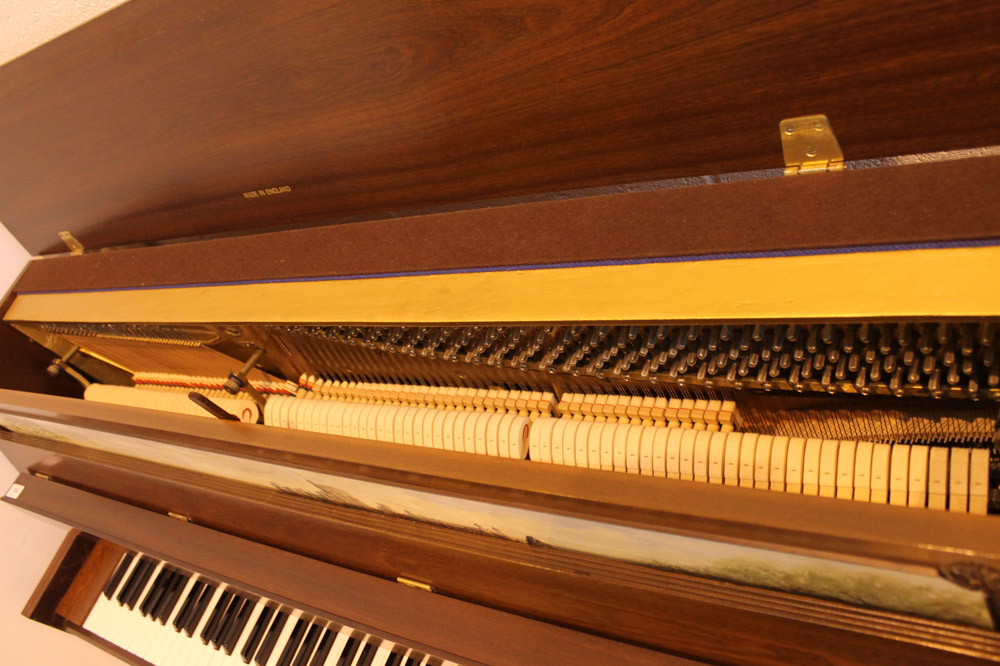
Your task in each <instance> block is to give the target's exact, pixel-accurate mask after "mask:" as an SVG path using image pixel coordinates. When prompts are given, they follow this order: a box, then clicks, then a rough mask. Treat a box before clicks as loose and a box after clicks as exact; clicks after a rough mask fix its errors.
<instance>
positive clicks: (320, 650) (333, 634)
mask: <svg viewBox="0 0 1000 666" xmlns="http://www.w3.org/2000/svg"><path fill="white" fill-rule="evenodd" d="M338 635H339V634H338V630H337V629H335V628H334V626H333V625H330V626H327V628H326V629H325V630H324V631H323V637H322V638H320V639H319V644H318V645H317V646H316V653H315V654H314V655H313V657H312V659H311V660H310V661H309V666H324V665H325V664H326V661H327V657H329V656H330V650H331V648H332V647H333V643H334V641H335V640H336V639H337V636H338Z"/></svg>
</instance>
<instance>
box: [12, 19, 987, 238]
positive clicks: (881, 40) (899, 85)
mask: <svg viewBox="0 0 1000 666" xmlns="http://www.w3.org/2000/svg"><path fill="white" fill-rule="evenodd" d="M998 33H1000V13H998V12H996V11H995V8H994V7H993V6H992V4H991V3H976V2H967V1H961V0H936V1H920V2H916V1H905V0H894V1H890V2H880V3H871V2H867V1H865V0H849V1H844V0H820V1H814V2H806V1H797V2H792V3H777V4H776V3H772V2H763V1H757V2H743V1H742V0H724V1H721V2H713V3H702V2H690V1H686V0H675V1H672V2H660V1H658V0H587V1H583V2H580V1H575V0H574V1H570V0H542V1H540V2H527V1H525V0H517V1H514V2H511V1H510V0H478V1H477V2H474V3H463V4H462V5H461V6H456V5H455V4H454V3H448V2H423V1H422V0H391V1H387V2H377V3H373V2H368V1H367V0H343V1H341V2H324V1H323V0H294V1H292V0H290V1H288V2H283V3H281V5H280V6H276V5H275V4H274V3H273V2H269V1H268V0H210V1H206V0H180V1H177V0H134V1H133V2H130V3H127V4H125V5H123V6H121V7H119V8H117V9H115V10H113V11H111V12H109V13H108V14H106V15H104V16H101V17H99V18H98V19H96V20H94V21H92V22H90V23H88V24H86V25H84V26H83V27H81V28H79V29H77V30H75V31H73V32H71V33H69V34H68V35H66V36H64V37H61V38H59V39H57V40H55V41H54V42H52V43H50V44H48V45H46V46H44V47H42V48H40V49H38V50H36V51H34V52H31V53H29V54H27V55H25V56H23V57H21V58H20V59H18V60H16V61H14V62H12V63H10V64H9V65H7V66H5V67H4V68H3V70H0V99H3V100H4V104H3V107H2V110H0V146H2V148H0V218H2V219H3V220H4V223H5V224H6V225H7V226H8V227H9V228H11V229H12V231H13V232H14V234H15V235H16V236H17V237H18V238H19V239H20V240H21V242H22V243H23V244H24V245H25V246H26V247H27V248H28V249H29V250H30V251H31V252H32V253H39V252H46V253H48V252H53V251H62V250H63V249H64V248H63V246H62V244H61V242H60V241H59V240H58V238H57V232H58V231H60V230H62V229H70V230H72V231H73V232H74V233H75V234H76V235H77V237H78V238H79V239H80V240H81V241H82V242H83V243H84V244H85V245H87V246H89V247H102V246H108V245H115V244H122V243H134V242H143V241H151V240H159V239H165V238H177V237H181V236H189V235H197V234H208V233H219V232H233V231H242V230H248V229H255V228H257V229H259V228H262V227H270V228H275V227H280V226H286V225H302V224H315V223H323V222H335V221H343V220H347V219H358V218H359V217H366V216H367V217H371V216H376V215H381V216H390V215H393V214H396V213H397V212H399V211H407V210H414V209H421V208H424V209H426V208H435V207H437V208H440V207H446V206H452V205H456V204H461V203H463V202H475V201H484V200H490V199H497V198H502V197H519V196H527V195H533V194H537V193H546V192H555V191H565V190H573V189H579V188H594V187H608V186H615V185H618V184H625V183H635V182H641V181H652V180H657V179H668V178H676V177H687V176H697V175H705V174H719V173H726V172H734V171H743V170H754V169H763V168H774V167H780V166H782V157H781V150H780V145H779V141H778V135H777V123H778V121H779V120H780V119H782V118H786V117H791V116H797V115H803V114H811V113H826V114H827V115H828V116H829V117H830V120H831V122H832V124H833V127H834V128H835V131H836V133H837V135H838V137H839V139H840V142H841V144H842V146H843V148H844V152H845V154H846V155H847V156H848V157H849V158H850V159H865V158H876V157H881V156H886V155H898V154H906V153H915V152H927V151H937V150H945V149H956V148H967V147H973V146H984V145H993V144H998V143H1000V85H998V83H1000V43H998V41H997V40H996V35H997V34H998ZM269 188H270V189H272V191H274V192H277V193H276V194H273V195H267V196H258V197H255V198H245V197H244V196H243V193H244V192H252V191H265V192H266V190H267V189H269ZM284 188H289V189H288V191H282V190H283V189H284Z"/></svg>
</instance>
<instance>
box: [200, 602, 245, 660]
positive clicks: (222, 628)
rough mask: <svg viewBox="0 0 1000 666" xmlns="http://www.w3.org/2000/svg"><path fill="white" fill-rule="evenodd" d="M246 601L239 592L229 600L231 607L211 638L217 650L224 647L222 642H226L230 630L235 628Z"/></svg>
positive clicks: (210, 640)
mask: <svg viewBox="0 0 1000 666" xmlns="http://www.w3.org/2000/svg"><path fill="white" fill-rule="evenodd" d="M245 601H246V599H245V598H243V597H242V596H240V595H238V594H234V595H233V599H232V601H230V602H229V608H228V609H226V614H225V615H224V616H223V618H222V622H220V623H219V628H218V629H217V630H216V632H215V633H214V634H213V635H212V636H211V637H210V639H209V642H210V643H211V644H212V647H214V648H215V649H216V650H221V649H222V644H223V643H224V642H225V640H226V636H228V635H229V631H230V630H231V629H232V628H233V624H234V623H235V622H236V618H237V617H239V614H240V609H241V608H243V603H244V602H245Z"/></svg>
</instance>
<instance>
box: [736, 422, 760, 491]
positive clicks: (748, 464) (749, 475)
mask: <svg viewBox="0 0 1000 666" xmlns="http://www.w3.org/2000/svg"><path fill="white" fill-rule="evenodd" d="M758 437H759V435H757V433H743V441H742V443H741V444H740V471H739V475H740V486H741V487H743V488H753V472H754V466H755V464H756V462H757V460H756V458H757V439H758Z"/></svg>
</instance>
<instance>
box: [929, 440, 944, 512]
mask: <svg viewBox="0 0 1000 666" xmlns="http://www.w3.org/2000/svg"><path fill="white" fill-rule="evenodd" d="M948 453H949V452H948V447H946V446H932V447H931V450H930V454H929V455H928V469H927V507H928V508H929V509H937V510H938V511H945V510H946V509H947V508H948V467H949V460H948V458H949V456H948Z"/></svg>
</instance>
